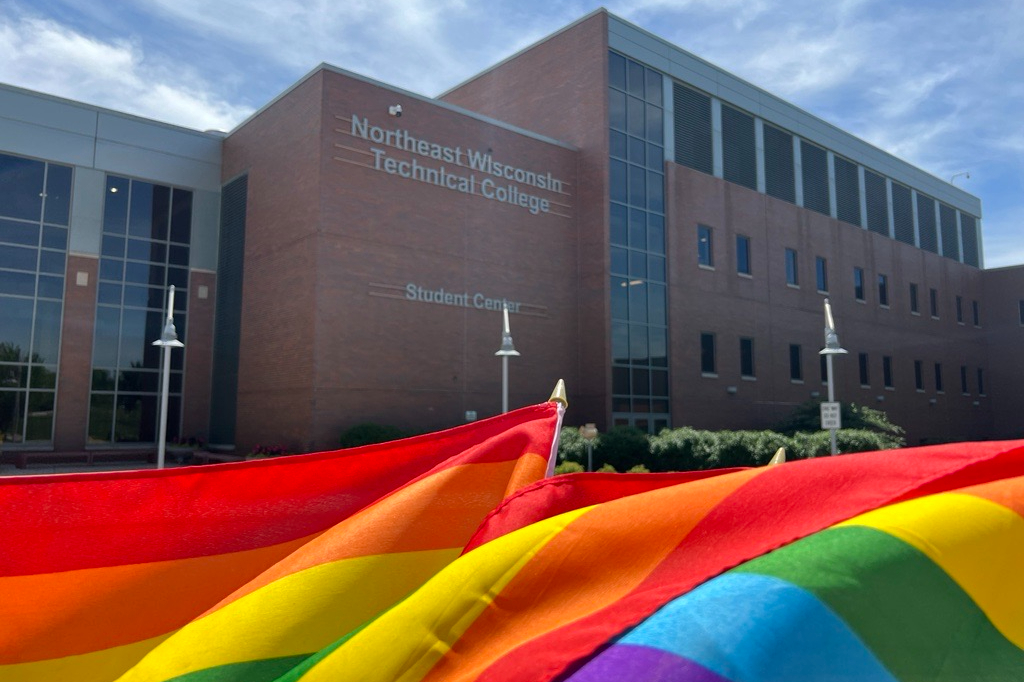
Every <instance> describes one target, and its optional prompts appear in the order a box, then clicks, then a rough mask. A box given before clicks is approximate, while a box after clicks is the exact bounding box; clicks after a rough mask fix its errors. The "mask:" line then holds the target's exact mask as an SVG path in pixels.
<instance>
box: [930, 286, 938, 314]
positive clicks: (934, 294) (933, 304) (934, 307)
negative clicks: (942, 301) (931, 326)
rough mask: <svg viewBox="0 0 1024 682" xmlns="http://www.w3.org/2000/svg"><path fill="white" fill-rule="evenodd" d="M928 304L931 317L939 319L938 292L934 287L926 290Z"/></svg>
mask: <svg viewBox="0 0 1024 682" xmlns="http://www.w3.org/2000/svg"><path fill="white" fill-rule="evenodd" d="M928 304H929V308H931V313H932V317H934V318H935V319H936V320H937V319H939V292H938V291H936V290H935V289H929V290H928Z"/></svg>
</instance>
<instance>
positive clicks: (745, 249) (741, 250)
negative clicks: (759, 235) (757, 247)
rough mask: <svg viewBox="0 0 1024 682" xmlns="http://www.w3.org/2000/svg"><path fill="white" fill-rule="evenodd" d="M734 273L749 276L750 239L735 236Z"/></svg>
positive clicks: (739, 235)
mask: <svg viewBox="0 0 1024 682" xmlns="http://www.w3.org/2000/svg"><path fill="white" fill-rule="evenodd" d="M736 272H738V273H739V274H741V275H749V274H750V237H744V236H743V235H741V234H738V235H736Z"/></svg>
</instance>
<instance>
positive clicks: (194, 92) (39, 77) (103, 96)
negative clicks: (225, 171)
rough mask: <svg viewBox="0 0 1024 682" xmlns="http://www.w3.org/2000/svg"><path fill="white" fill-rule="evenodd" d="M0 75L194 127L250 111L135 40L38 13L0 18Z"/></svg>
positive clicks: (221, 123) (223, 125)
mask: <svg viewBox="0 0 1024 682" xmlns="http://www.w3.org/2000/svg"><path fill="white" fill-rule="evenodd" d="M0 54H4V55H8V57H7V58H6V59H4V60H3V61H2V62H0V81H2V82H5V83H10V84H12V85H17V86H21V87H24V88H29V89H32V90H39V91H42V92H46V93H48V94H53V95H57V96H59V97H66V98H69V99H74V100H79V101H83V102H89V103H91V104H96V105H99V106H104V107H109V108H112V109H117V110H120V111H126V112H129V113H133V114H136V115H139V116H145V117H148V118H154V119H157V120H161V121H166V122H169V123H176V124H178V125H184V126H188V127H193V128H199V129H207V128H220V129H225V130H226V129H229V128H231V127H232V126H233V125H234V124H236V123H237V122H238V121H240V120H241V119H242V118H244V116H245V115H246V114H247V113H248V112H249V110H250V109H249V108H247V107H242V106H236V105H233V104H230V103H228V102H225V101H223V100H222V99H220V98H218V97H217V96H216V95H215V94H214V93H213V92H211V88H210V86H209V85H208V84H206V83H204V82H202V80H201V79H199V78H197V77H195V76H194V75H189V72H188V70H183V69H182V68H181V67H176V68H174V69H170V68H166V67H162V66H160V64H159V62H158V61H153V60H149V59H147V58H146V55H145V51H144V49H143V47H142V45H141V44H140V43H138V42H135V41H132V40H127V39H120V40H114V41H102V40H99V39H97V38H94V37H90V36H88V35H85V34H83V33H81V32H78V31H75V30H73V29H71V28H69V27H67V26H64V25H61V24H59V23H57V22H55V21H51V20H47V19H41V18H37V17H20V18H13V19H12V18H10V17H8V18H2V19H0Z"/></svg>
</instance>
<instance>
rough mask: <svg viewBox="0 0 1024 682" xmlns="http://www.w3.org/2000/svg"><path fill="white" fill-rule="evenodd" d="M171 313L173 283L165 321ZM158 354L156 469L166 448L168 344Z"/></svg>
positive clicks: (168, 297) (169, 351)
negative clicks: (160, 363) (160, 361)
mask: <svg viewBox="0 0 1024 682" xmlns="http://www.w3.org/2000/svg"><path fill="white" fill-rule="evenodd" d="M173 315H174V285H171V288H170V292H169V293H168V294H167V315H166V316H165V318H164V319H165V321H166V322H167V323H170V322H171V319H172V316H173ZM160 355H161V359H162V360H163V373H162V374H161V383H162V384H163V386H162V387H161V389H160V436H159V441H158V442H157V450H156V468H157V469H163V468H164V453H165V452H166V449H167V401H168V397H169V396H168V394H169V393H170V388H171V386H170V384H171V349H170V348H169V347H168V346H161V347H160Z"/></svg>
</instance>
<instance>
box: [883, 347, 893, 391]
mask: <svg viewBox="0 0 1024 682" xmlns="http://www.w3.org/2000/svg"><path fill="white" fill-rule="evenodd" d="M882 384H883V385H884V386H885V387H886V388H892V387H893V385H892V356H891V355H883V356H882Z"/></svg>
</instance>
